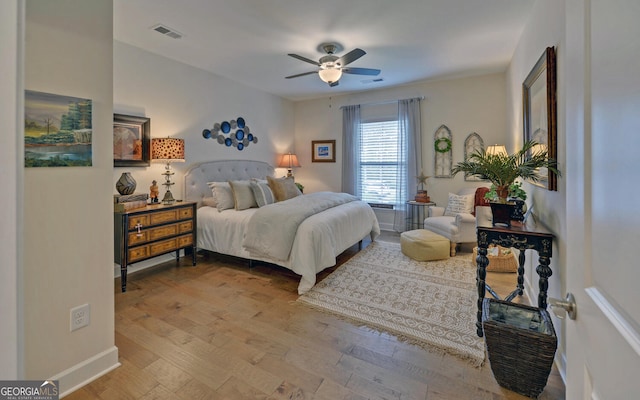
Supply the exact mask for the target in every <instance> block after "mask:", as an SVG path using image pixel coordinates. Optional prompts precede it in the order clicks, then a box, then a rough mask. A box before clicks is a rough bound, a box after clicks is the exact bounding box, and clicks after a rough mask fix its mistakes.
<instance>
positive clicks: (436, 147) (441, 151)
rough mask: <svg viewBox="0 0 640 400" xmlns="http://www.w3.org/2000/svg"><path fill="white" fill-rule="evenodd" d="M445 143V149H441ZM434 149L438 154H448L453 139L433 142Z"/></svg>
mask: <svg viewBox="0 0 640 400" xmlns="http://www.w3.org/2000/svg"><path fill="white" fill-rule="evenodd" d="M443 143H444V144H445V146H444V147H440V145H441V144H443ZM433 148H434V149H435V150H436V152H438V153H447V152H449V150H451V139H449V138H447V137H441V138H438V139H436V140H435V141H434V142H433Z"/></svg>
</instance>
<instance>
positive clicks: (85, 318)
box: [70, 304, 91, 332]
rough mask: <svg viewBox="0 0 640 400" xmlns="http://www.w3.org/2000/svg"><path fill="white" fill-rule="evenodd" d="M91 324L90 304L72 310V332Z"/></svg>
mask: <svg viewBox="0 0 640 400" xmlns="http://www.w3.org/2000/svg"><path fill="white" fill-rule="evenodd" d="M90 322H91V306H90V305H89V304H83V305H81V306H78V307H74V308H72V309H71V323H70V329H71V332H73V331H75V330H76V329H80V328H82V327H84V326H87V325H89V323H90Z"/></svg>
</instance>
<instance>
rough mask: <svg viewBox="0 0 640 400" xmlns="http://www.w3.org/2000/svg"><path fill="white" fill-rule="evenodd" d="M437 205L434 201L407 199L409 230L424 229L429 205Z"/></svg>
mask: <svg viewBox="0 0 640 400" xmlns="http://www.w3.org/2000/svg"><path fill="white" fill-rule="evenodd" d="M435 205H436V203H434V202H428V203H421V202H419V201H407V230H408V231H411V230H414V229H424V219H425V217H426V215H427V212H426V211H427V207H431V206H435Z"/></svg>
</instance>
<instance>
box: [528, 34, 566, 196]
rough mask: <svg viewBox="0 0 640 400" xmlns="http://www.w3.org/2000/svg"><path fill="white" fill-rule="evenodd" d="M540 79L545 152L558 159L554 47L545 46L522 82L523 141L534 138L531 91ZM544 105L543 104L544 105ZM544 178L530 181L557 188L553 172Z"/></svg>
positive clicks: (551, 188) (548, 187)
mask: <svg viewBox="0 0 640 400" xmlns="http://www.w3.org/2000/svg"><path fill="white" fill-rule="evenodd" d="M541 79H544V80H545V81H546V86H545V88H546V91H547V93H546V110H547V126H546V128H547V137H546V140H547V141H546V143H544V144H546V145H547V154H548V156H549V158H553V159H555V160H557V159H558V141H557V132H556V129H557V116H556V112H557V111H556V109H557V106H556V52H555V48H554V47H547V48H546V50H545V51H544V53H543V54H542V56H541V57H540V59H538V62H536V65H535V66H534V67H533V69H532V70H531V72H529V75H528V76H527V78H526V79H525V80H524V82H523V83H522V105H523V125H522V127H523V134H524V141H525V142H527V141H530V140H532V139H534V138H535V133H536V132H532V128H533V123H532V121H533V118H534V117H536V116H534V115H532V110H531V106H532V96H533V95H535V94H537V93H532V87H533V86H534V84H536V83H538V85H539V84H540V83H541V81H539V80H541ZM544 106H545V105H543V107H544ZM548 174H549V175H548V177H546V180H545V179H544V178H543V179H542V180H541V181H540V182H531V183H532V184H534V185H537V186H543V187H546V188H547V189H548V190H558V177H557V176H556V174H554V173H553V172H551V171H549V172H548Z"/></svg>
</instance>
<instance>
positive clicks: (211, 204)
mask: <svg viewBox="0 0 640 400" xmlns="http://www.w3.org/2000/svg"><path fill="white" fill-rule="evenodd" d="M216 183H220V182H207V186H209V189H211V197H208V198H207V200H208V204H205V205H207V206H209V207H217V206H218V199H217V198H216V191H215V187H216Z"/></svg>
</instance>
